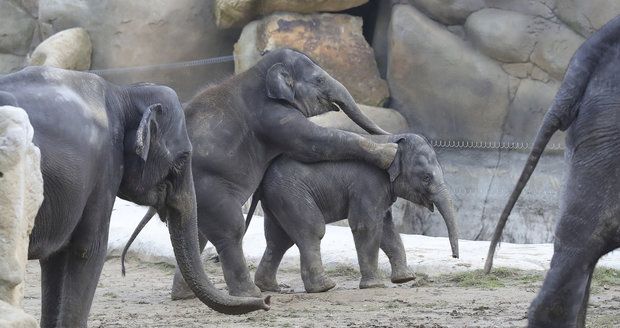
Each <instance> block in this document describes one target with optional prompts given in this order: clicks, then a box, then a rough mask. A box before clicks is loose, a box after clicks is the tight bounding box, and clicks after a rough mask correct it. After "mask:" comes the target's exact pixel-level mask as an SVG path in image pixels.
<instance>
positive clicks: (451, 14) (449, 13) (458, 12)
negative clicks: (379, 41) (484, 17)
mask: <svg viewBox="0 0 620 328" xmlns="http://www.w3.org/2000/svg"><path fill="white" fill-rule="evenodd" d="M409 2H411V3H412V4H413V5H414V6H415V7H416V8H418V9H419V10H421V11H422V12H424V13H425V14H426V15H428V16H429V17H431V18H433V19H435V20H437V21H439V22H441V23H443V24H446V25H456V24H463V23H464V22H465V19H467V17H468V16H469V15H470V14H471V13H473V12H475V11H477V10H480V9H482V8H484V7H485V3H484V0H447V1H445V0H444V1H437V0H409Z"/></svg>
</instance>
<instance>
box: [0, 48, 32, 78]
mask: <svg viewBox="0 0 620 328" xmlns="http://www.w3.org/2000/svg"><path fill="white" fill-rule="evenodd" d="M25 58H26V57H25V56H17V55H11V54H2V53H0V74H6V73H12V72H15V71H17V70H19V69H20V68H21V67H22V65H23V63H24V60H25Z"/></svg>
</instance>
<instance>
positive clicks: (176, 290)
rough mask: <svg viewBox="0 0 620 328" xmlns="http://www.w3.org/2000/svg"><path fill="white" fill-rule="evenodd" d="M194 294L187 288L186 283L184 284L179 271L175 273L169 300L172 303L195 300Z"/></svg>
mask: <svg viewBox="0 0 620 328" xmlns="http://www.w3.org/2000/svg"><path fill="white" fill-rule="evenodd" d="M195 297H196V295H194V292H193V291H192V290H191V289H190V288H189V286H188V285H187V283H185V279H183V276H182V275H181V272H180V271H178V270H177V271H176V272H175V273H174V280H173V281H172V290H171V291H170V298H171V299H172V300H173V301H176V300H187V299H191V298H195Z"/></svg>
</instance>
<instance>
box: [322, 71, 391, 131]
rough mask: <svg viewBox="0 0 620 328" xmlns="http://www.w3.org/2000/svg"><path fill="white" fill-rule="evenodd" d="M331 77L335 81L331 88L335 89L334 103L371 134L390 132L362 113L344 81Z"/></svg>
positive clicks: (332, 81)
mask: <svg viewBox="0 0 620 328" xmlns="http://www.w3.org/2000/svg"><path fill="white" fill-rule="evenodd" d="M330 79H331V83H333V88H331V89H332V90H333V99H334V103H335V104H336V105H338V107H340V109H342V111H343V112H344V113H345V114H346V115H347V116H348V117H349V118H350V119H351V120H352V121H353V122H355V124H357V125H358V126H359V127H361V128H362V129H364V130H365V131H366V132H368V133H370V134H390V133H389V132H387V131H385V130H383V129H382V128H380V127H379V126H378V125H377V124H376V123H375V122H373V121H372V120H370V119H369V118H368V117H367V116H366V115H364V113H362V111H361V110H360V108H359V107H358V106H357V103H356V102H355V99H353V96H351V94H350V93H349V92H348V91H347V89H346V88H345V87H344V86H343V85H342V83H340V82H338V81H337V80H336V79H334V78H331V77H330Z"/></svg>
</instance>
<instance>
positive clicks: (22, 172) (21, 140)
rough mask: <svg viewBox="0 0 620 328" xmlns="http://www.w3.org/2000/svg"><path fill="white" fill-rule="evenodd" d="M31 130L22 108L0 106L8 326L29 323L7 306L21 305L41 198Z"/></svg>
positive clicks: (0, 229) (1, 255)
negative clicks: (31, 233) (30, 246)
mask: <svg viewBox="0 0 620 328" xmlns="http://www.w3.org/2000/svg"><path fill="white" fill-rule="evenodd" d="M33 134H34V131H33V129H32V126H31V125H30V122H29V121H28V116H27V115H26V112H25V111H24V110H22V109H21V108H16V107H11V106H2V107H0V240H2V242H1V243H0V303H3V302H4V303H6V304H5V305H0V312H5V311H6V315H4V314H5V313H3V315H2V316H0V318H8V319H6V320H8V321H9V323H8V324H7V325H10V326H9V327H28V325H27V321H25V323H24V325H23V326H20V325H19V324H18V323H19V322H24V321H23V319H24V315H23V313H20V311H12V310H11V309H10V308H9V306H13V307H19V306H21V300H22V298H23V282H24V274H25V268H26V262H27V260H28V242H29V237H28V236H29V234H30V231H32V227H33V225H34V218H35V216H36V214H37V211H38V210H39V206H40V205H41V202H42V201H43V179H42V176H41V170H40V153H39V149H38V148H37V147H36V146H34V144H32V137H33ZM9 312H12V313H9ZM2 320H3V319H0V323H2ZM3 327H4V326H3Z"/></svg>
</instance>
